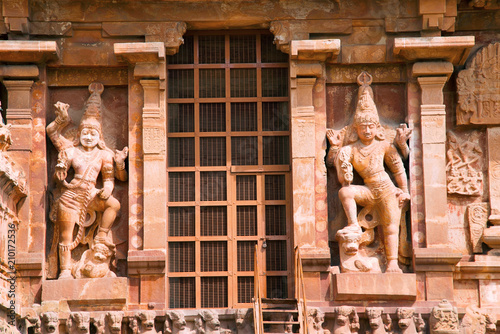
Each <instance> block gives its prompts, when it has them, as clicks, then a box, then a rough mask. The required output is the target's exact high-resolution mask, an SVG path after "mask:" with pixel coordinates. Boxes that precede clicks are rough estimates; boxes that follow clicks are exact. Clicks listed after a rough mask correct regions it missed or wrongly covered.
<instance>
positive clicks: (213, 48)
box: [198, 35, 225, 64]
mask: <svg viewBox="0 0 500 334" xmlns="http://www.w3.org/2000/svg"><path fill="white" fill-rule="evenodd" d="M198 43H199V45H198V50H199V62H200V64H223V63H224V60H225V45H224V36H223V35H219V36H217V35H216V36H198Z"/></svg>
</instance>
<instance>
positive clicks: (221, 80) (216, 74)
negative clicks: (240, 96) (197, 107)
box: [200, 69, 226, 98]
mask: <svg viewBox="0 0 500 334" xmlns="http://www.w3.org/2000/svg"><path fill="white" fill-rule="evenodd" d="M225 96H226V80H225V71H224V69H203V70H200V98H216V97H225Z"/></svg>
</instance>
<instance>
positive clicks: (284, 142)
mask: <svg viewBox="0 0 500 334" xmlns="http://www.w3.org/2000/svg"><path fill="white" fill-rule="evenodd" d="M262 141H263V145H262V146H263V157H264V165H288V164H289V163H290V158H289V156H290V147H289V145H288V136H272V137H271V136H269V137H264V138H263V140H262Z"/></svg>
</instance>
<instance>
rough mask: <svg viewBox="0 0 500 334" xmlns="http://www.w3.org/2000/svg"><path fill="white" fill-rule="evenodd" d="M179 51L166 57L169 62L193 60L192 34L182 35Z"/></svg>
mask: <svg viewBox="0 0 500 334" xmlns="http://www.w3.org/2000/svg"><path fill="white" fill-rule="evenodd" d="M183 38H184V43H183V44H182V45H181V46H180V47H179V52H177V53H176V54H175V55H172V56H170V57H168V63H169V64H192V63H193V62H194V36H184V37H183Z"/></svg>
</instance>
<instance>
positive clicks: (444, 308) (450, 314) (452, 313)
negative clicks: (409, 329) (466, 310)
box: [429, 299, 459, 334]
mask: <svg viewBox="0 0 500 334" xmlns="http://www.w3.org/2000/svg"><path fill="white" fill-rule="evenodd" d="M458 325H459V322H458V310H457V308H456V307H454V306H452V305H451V304H450V302H449V301H448V300H446V299H443V300H442V301H441V302H439V304H438V305H436V306H434V307H433V308H432V311H431V314H430V316H429V327H430V331H431V334H434V333H443V334H445V333H446V334H453V333H457V334H458V333H459V327H458Z"/></svg>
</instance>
